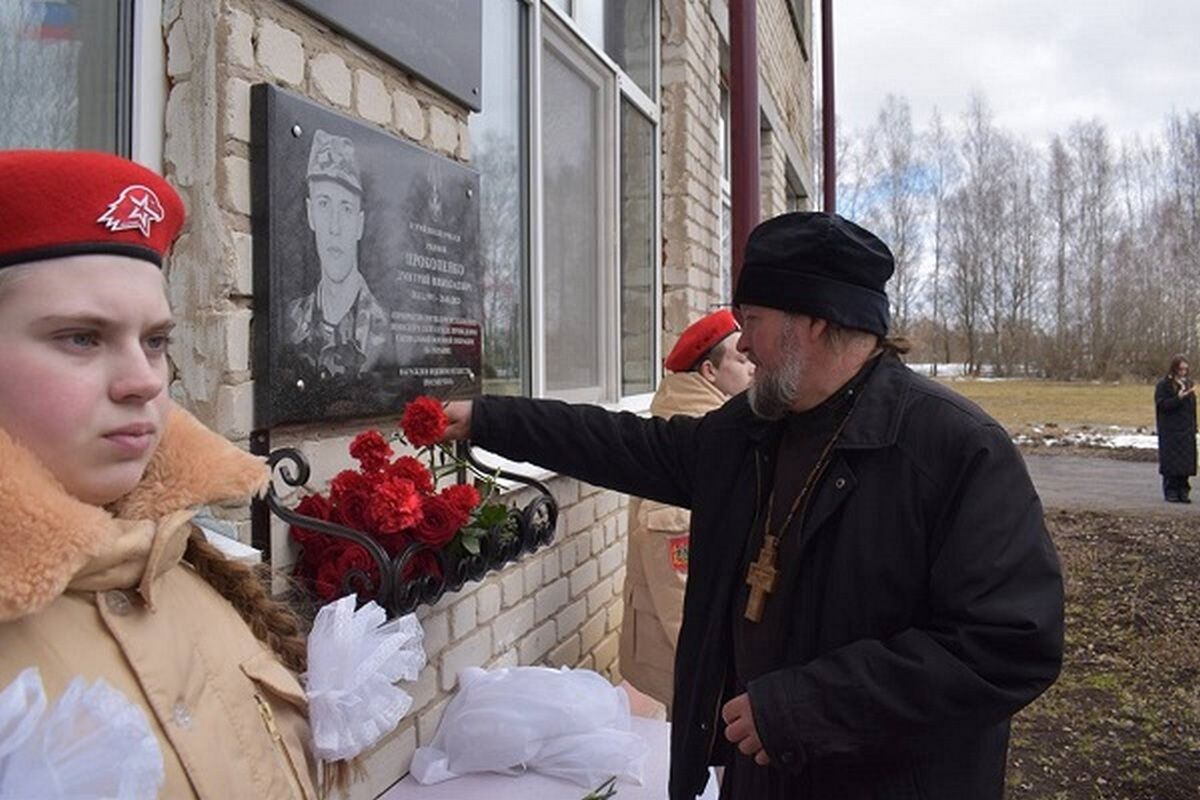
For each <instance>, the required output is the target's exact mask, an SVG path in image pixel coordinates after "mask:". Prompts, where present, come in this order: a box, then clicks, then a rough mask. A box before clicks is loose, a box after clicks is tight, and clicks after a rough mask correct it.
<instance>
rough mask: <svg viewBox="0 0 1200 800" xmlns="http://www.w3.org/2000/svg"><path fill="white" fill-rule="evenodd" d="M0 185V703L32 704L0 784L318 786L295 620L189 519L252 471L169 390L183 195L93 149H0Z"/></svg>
mask: <svg viewBox="0 0 1200 800" xmlns="http://www.w3.org/2000/svg"><path fill="white" fill-rule="evenodd" d="M0 185H2V186H4V187H5V188H4V192H3V196H0V218H2V219H3V220H4V224H3V228H2V229H0V376H2V378H0V464H2V465H3V466H2V468H0V692H5V687H8V689H7V692H6V693H4V694H0V699H7V700H9V701H14V700H24V699H27V698H33V700H30V701H29V709H30V710H29V713H28V714H24V715H21V718H15V717H12V716H10V725H9V726H8V728H6V727H5V725H3V724H0V738H3V737H5V736H7V737H8V739H7V742H8V743H9V744H12V743H14V742H15V743H20V742H24V745H23V746H24V750H21V749H20V748H18V749H17V751H15V754H14V751H13V750H11V749H10V750H9V751H8V752H5V751H4V748H3V747H0V795H4V794H5V793H6V791H7V793H8V796H27V795H26V794H25V793H26V792H27V791H28V788H26V789H22V788H21V787H22V786H26V787H28V781H29V780H32V779H31V778H29V777H28V776H29V775H30V774H32V773H30V772H29V770H31V769H33V765H31V763H29V762H30V761H33V762H38V763H39V764H40V763H41V762H43V761H46V762H49V763H51V764H52V766H51V767H49V769H50V771H51V773H54V770H55V769H56V768H61V770H62V773H61V774H55V779H56V780H58V779H62V780H68V782H69V781H70V780H74V781H77V782H78V783H77V784H76V786H77V787H84V788H79V789H78V791H79V792H81V793H82V794H83V795H85V796H109V797H113V796H121V797H148V796H157V797H170V798H188V797H202V798H213V800H217V799H219V800H228V799H229V798H239V797H254V798H314V797H316V796H317V792H316V788H315V785H316V783H317V781H316V780H315V778H316V773H317V770H316V760H315V759H314V756H313V755H312V753H311V751H310V744H309V743H310V741H311V737H310V732H309V723H308V720H307V705H306V701H305V694H304V691H303V690H302V689H301V686H300V684H299V682H298V681H297V677H296V676H297V674H299V673H301V672H303V671H304V670H305V667H306V649H305V640H304V638H303V637H302V635H301V629H300V627H299V625H298V624H297V620H296V619H295V618H294V617H293V616H292V615H291V614H290V613H289V612H288V610H287V609H286V608H284V607H283V606H281V605H279V604H277V603H275V602H274V601H273V600H272V599H271V598H270V596H269V595H268V594H267V592H266V591H265V589H264V587H263V585H262V584H261V583H260V582H259V580H258V578H257V576H256V575H255V573H254V572H253V571H252V570H250V569H249V568H248V567H245V566H242V565H240V564H237V563H235V562H232V561H229V560H227V559H225V558H224V557H223V556H222V555H221V553H220V551H219V550H217V549H216V548H214V546H213V545H211V544H209V542H208V541H207V540H206V538H205V536H204V534H203V533H202V532H201V531H200V530H199V529H198V528H197V527H196V526H195V525H194V524H193V523H192V518H193V515H194V514H195V513H196V510H197V508H198V507H200V506H204V505H206V504H210V503H220V502H227V501H244V500H245V499H246V498H247V497H249V496H250V495H253V494H255V493H256V492H258V491H260V490H261V489H262V488H263V487H264V486H265V484H266V482H267V480H268V478H269V474H268V470H267V468H266V466H265V465H264V464H263V463H262V462H261V460H259V459H257V458H254V457H252V456H250V455H248V454H246V453H244V452H242V451H240V450H239V449H237V448H236V447H234V446H233V445H232V444H230V443H229V442H227V441H226V440H224V439H223V438H222V437H220V436H218V435H216V434H214V433H212V432H210V431H208V430H207V429H205V428H204V427H203V426H202V425H200V424H199V423H198V422H197V421H196V420H195V419H193V418H192V417H191V416H189V415H188V414H186V413H185V412H183V411H182V410H180V409H178V408H175V407H173V406H172V404H171V400H170V398H169V396H168V393H167V385H168V378H169V375H168V361H167V355H166V346H167V342H168V340H169V334H170V330H171V327H172V326H173V324H174V323H173V322H172V317H171V310H170V307H169V306H168V304H167V299H166V295H165V292H164V283H163V277H162V272H161V262H162V258H163V256H164V254H165V252H166V250H167V249H168V248H169V246H170V244H171V242H172V241H173V240H174V238H175V236H176V235H177V233H178V231H179V228H180V226H181V225H182V223H183V216H184V210H183V204H182V202H181V200H180V198H179V197H178V195H177V194H176V193H175V191H174V190H173V189H172V188H171V187H170V186H169V185H168V184H167V183H166V182H165V181H164V180H163V179H162V178H160V177H159V176H157V175H155V174H153V173H152V172H150V171H149V170H146V169H144V168H142V167H140V166H138V165H135V164H133V163H131V162H128V161H125V160H124V159H120V158H116V157H114V156H108V155H104V154H98V153H63V152H51V151H39V152H34V151H8V152H0ZM77 679H81V680H82V681H83V682H85V683H86V684H91V685H94V686H100V687H102V689H103V692H102V695H103V702H98V703H92V704H91V705H89V702H82V703H79V704H78V705H72V703H73V702H74V701H77V700H78V695H77V693H76V694H72V693H73V692H74V691H75V690H74V689H72V688H70V687H71V685H72V684H73V682H78V681H77ZM97 681H102V682H103V683H102V684H98V683H97ZM76 688H78V687H76ZM85 694H86V693H85ZM89 696H91V695H89ZM65 707H69V708H70V709H74V710H73V713H74V715H75V716H74V717H71V719H73V720H74V722H72V723H71V725H73V727H70V726H68V729H69V731H70V732H69V733H68V734H66V735H59V736H58V738H55V737H54V736H46V737H45V739H44V742H45V744H44V745H39V744H37V743H36V742H35V743H32V744H31V742H33V740H34V739H36V737H37V736H39V735H41V734H39V733H38V731H37V730H34V723H35V722H36V720H37V718H38V714H41V715H42V717H45V718H47V719H50V718H52V717H53V716H54V714H55V713H60V712H61V713H60V716H61V714H65V713H66V711H65V710H64V708H65ZM8 708H9V709H11V708H12V705H11V703H10V705H9V706H8ZM3 710H4V704H3V703H0V718H2V716H3V714H2V712H3ZM68 716H69V715H68ZM25 717H28V719H25ZM60 721H61V720H60ZM68 721H70V720H68ZM38 724H41V723H38ZM46 724H47V725H49V724H50V723H49V722H46ZM20 725H25V727H26V729H25V730H23V731H19V730H18V731H15V732H14V727H19V726H20ZM106 725H107V726H112V730H111V731H110V732H107V733H105V731H106V728H105V726H106ZM59 730H60V734H61V730H62V728H60V729H59ZM96 731H100V732H101V733H100V734H98V735H91V734H94V733H95V732H96ZM89 732H90V733H89ZM89 737H90V738H89ZM112 739H116V741H111V740H112ZM39 741H40V740H39ZM85 745H86V746H90V747H94V749H95V753H94V755H93V756H91V757H90V760H89V756H88V755H87V753H86V752H84V753H80V752H75V751H76V750H83V749H86V748H85ZM155 749H157V751H158V753H159V754H160V755H157V756H156V755H155V753H154V751H155ZM22 753H24V754H25V756H30V754H34V755H36V756H37V757H36V758H33V757H31V756H30V757H29V760H28V761H27V762H21V760H20V757H21V754H22ZM14 759H15V761H14ZM72 759H75V760H74V761H72ZM123 759H129V763H123V761H122V760H123ZM135 761H136V762H137V763H134V762H135ZM64 762H67V763H69V764H73V765H74V768H78V767H79V765H80V764H87V765H88V767H87V768H88V769H90V770H93V771H94V772H95V774H94V776H93V775H83V776H80V775H78V774H67V773H71V772H72V768H68V767H62V766H61V764H62V763H64ZM54 764H58V765H60V766H59V767H55V766H53V765H54ZM43 766H44V765H43ZM39 768H40V767H39ZM22 781H26V783H22ZM106 781H108V782H107V783H106ZM42 785H43V788H44V789H45V792H46V793H45V794H40V793H39V794H38V795H37V796H80V795H79V794H75V793H74V792H73V791H71V790H69V789H68V790H64V789H63V788H62V786H61V785H60V786H59V787H58V789H57V791H55V790H54V787H53V785H52V784H42Z"/></svg>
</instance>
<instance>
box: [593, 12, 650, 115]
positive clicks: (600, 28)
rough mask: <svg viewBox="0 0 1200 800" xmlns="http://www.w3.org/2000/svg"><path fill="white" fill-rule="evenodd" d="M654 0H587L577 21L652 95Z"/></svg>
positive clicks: (618, 64)
mask: <svg viewBox="0 0 1200 800" xmlns="http://www.w3.org/2000/svg"><path fill="white" fill-rule="evenodd" d="M654 7H655V3H654V0H587V2H585V3H579V4H577V5H576V7H575V24H576V25H578V26H579V29H580V30H581V31H583V35H584V36H586V37H587V38H588V40H589V41H591V43H592V44H594V45H596V46H597V47H599V48H600V49H601V50H603V51H604V52H605V53H607V54H608V57H609V58H611V59H612V60H613V61H615V62H617V66H619V67H620V68H621V69H622V70H624V71H625V74H627V75H628V76H629V77H630V78H632V79H633V82H634V83H636V84H637V85H638V87H639V88H640V89H641V90H642V91H643V92H645V93H646V94H647V95H649V96H650V97H652V98H653V97H655V96H656V94H655V90H654V31H655V25H654Z"/></svg>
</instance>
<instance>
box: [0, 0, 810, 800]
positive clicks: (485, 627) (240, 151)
mask: <svg viewBox="0 0 1200 800" xmlns="http://www.w3.org/2000/svg"><path fill="white" fill-rule="evenodd" d="M810 3H811V0H759V1H758V3H757V15H758V48H759V54H758V57H759V84H760V86H759V97H760V103H761V114H760V118H761V131H760V135H761V187H762V202H761V213H762V216H763V217H767V216H772V215H774V214H778V213H782V212H784V211H788V210H797V209H803V208H808V207H810V204H811V202H812V201H811V197H810V196H811V195H812V193H813V188H814V174H815V173H814V161H815V158H816V148H815V139H814V135H813V130H814V102H813V62H812V52H813V50H812V44H813V42H812V21H813V17H812V10H811V6H810ZM2 5H3V8H2V9H0V107H2V108H3V110H4V113H3V114H0V147H4V148H9V147H84V148H91V149H102V150H109V151H113V152H118V153H122V154H125V155H129V156H132V157H133V158H135V159H136V160H139V161H142V162H143V163H146V164H148V165H149V166H151V167H153V168H155V169H159V170H161V171H163V172H164V173H165V174H166V175H167V176H168V178H169V179H170V180H171V181H172V182H173V183H174V185H175V186H177V187H178V188H179V190H180V193H181V194H182V196H183V198H184V201H185V203H186V204H187V207H188V213H189V221H188V224H187V226H186V228H185V230H184V233H183V236H182V237H181V239H180V240H179V242H178V244H177V245H176V247H175V250H174V254H173V256H172V259H171V263H170V266H169V284H170V295H171V300H172V303H173V306H174V309H175V313H176V316H177V318H178V320H179V328H178V331H177V333H176V337H175V338H176V344H175V345H174V350H173V353H172V359H173V366H174V379H173V382H172V387H171V390H172V394H173V396H174V397H175V398H176V399H177V401H178V402H180V403H181V404H182V405H184V406H185V407H187V408H188V409H190V410H191V411H193V412H194V413H195V414H196V415H197V416H198V417H199V418H200V419H201V420H202V421H204V422H206V423H207V424H209V425H210V426H212V427H213V428H215V429H216V430H218V431H220V432H221V433H222V434H224V435H225V436H227V437H228V438H230V439H231V440H233V441H235V442H238V443H240V444H242V445H243V446H246V447H249V446H250V441H251V437H252V435H254V434H255V420H254V391H255V379H256V369H255V363H254V357H253V348H252V345H251V342H252V329H253V326H255V325H260V324H265V322H264V321H262V320H256V319H255V313H254V263H253V262H254V234H255V231H254V229H253V226H252V206H253V203H254V198H253V196H252V195H253V192H252V181H251V162H252V158H253V156H252V150H251V139H252V132H251V87H252V86H254V85H255V84H260V83H269V84H272V85H275V86H279V87H282V88H284V89H287V90H289V91H290V92H292V93H295V94H298V95H301V96H303V97H304V98H307V99H309V100H311V101H313V102H314V103H316V104H318V105H320V106H322V107H325V108H328V109H330V110H333V111H337V112H340V113H342V114H345V115H348V116H350V117H352V118H354V119H356V120H358V121H360V122H363V123H365V124H368V125H372V126H377V127H378V128H379V129H381V130H383V131H386V132H388V133H390V134H392V135H394V136H396V137H399V138H401V139H403V140H406V141H409V142H412V143H415V144H417V145H419V146H420V147H422V148H425V149H427V150H429V151H431V152H434V153H438V154H441V155H443V156H446V157H448V158H451V159H454V160H456V161H459V162H462V163H465V164H468V165H470V166H472V167H474V168H475V169H477V170H479V172H480V198H479V205H480V232H479V237H480V241H479V244H480V258H481V260H482V263H483V289H484V292H483V294H484V297H483V319H482V320H481V325H482V330H483V383H484V390H485V391H488V392H497V393H514V394H525V395H531V396H538V397H556V398H562V399H567V400H573V401H584V402H595V403H601V404H604V405H606V406H609V407H613V408H624V409H631V410H635V411H641V412H645V411H646V410H647V409H648V406H649V400H650V397H651V395H652V393H653V390H654V388H655V386H656V385H657V381H658V379H659V378H660V376H661V372H662V366H661V365H662V360H663V358H664V357H665V354H666V353H667V352H668V351H669V350H670V348H671V346H672V345H673V343H674V341H675V339H676V337H677V336H678V334H679V333H680V332H681V331H682V330H683V329H684V328H685V327H686V326H687V325H688V324H689V323H690V322H691V321H693V320H695V319H696V318H698V317H699V316H701V315H703V314H705V313H707V312H708V311H710V310H712V308H713V307H714V306H716V305H718V304H720V303H727V302H728V299H729V297H730V295H731V287H730V277H729V275H730V264H731V249H730V243H729V238H730V234H729V231H730V199H729V198H730V191H729V163H728V161H729V158H728V153H729V125H728V118H729V105H730V104H729V88H728V81H727V78H726V76H727V72H728V66H727V65H728V62H729V56H728V40H729V33H728V31H729V23H728V7H727V4H726V0H573V2H572V0H482V14H483V19H482V41H481V43H480V46H481V59H482V85H481V87H480V89H481V97H482V100H481V105H482V111H481V112H478V113H476V112H473V111H471V110H470V109H469V108H467V107H466V106H464V105H462V104H461V103H460V102H458V101H456V100H454V99H453V98H452V97H451V96H449V95H447V94H446V93H444V92H442V91H440V90H439V89H437V88H436V87H434V86H433V85H432V84H430V83H428V82H426V81H425V80H424V79H423V78H422V77H421V76H420V75H418V74H415V73H413V72H411V71H408V70H406V69H405V68H403V67H400V66H397V65H396V64H395V63H393V62H392V61H390V60H388V59H385V58H383V57H380V56H379V55H378V54H376V53H375V52H374V51H373V50H371V49H368V48H367V47H364V46H362V45H360V44H358V43H357V42H356V41H354V40H352V39H349V38H347V37H346V36H344V35H343V34H342V33H340V32H339V31H338V30H336V29H333V28H331V27H330V26H329V25H326V24H324V23H322V22H321V21H319V20H318V19H316V18H314V17H312V16H310V15H309V14H308V13H306V12H305V11H304V10H302V8H301V7H300V6H299V5H293V4H292V3H290V2H287V1H286V0H111V1H110V2H105V3H97V2H91V1H90V0H59V1H58V2H34V1H33V0H15V1H14V2H8V3H4V4H2ZM393 421H394V420H392V419H390V418H389V419H378V418H375V419H352V420H340V421H337V422H329V423H319V424H306V425H299V426H296V425H293V426H288V427H283V428H279V429H276V430H272V431H271V432H270V437H271V438H270V443H271V446H273V447H279V446H295V447H298V448H300V449H301V450H302V451H303V452H304V453H305V455H306V456H307V458H308V460H309V462H310V463H311V464H312V466H313V476H312V479H311V481H310V486H312V487H313V488H314V489H318V490H320V489H324V487H325V485H326V483H327V482H328V480H329V479H330V477H332V476H333V475H334V474H336V473H337V472H338V471H340V470H342V469H345V468H348V467H350V466H352V464H351V462H350V460H349V456H348V455H347V445H348V443H349V441H350V439H351V438H352V437H353V436H354V435H355V434H356V433H357V432H359V431H361V430H363V429H365V428H367V427H379V426H390V425H391V424H392V423H393ZM484 458H485V460H488V459H487V457H486V455H485V456H484ZM491 461H493V462H496V463H499V462H498V460H496V459H491ZM521 468H522V469H524V470H525V471H533V470H532V468H530V467H528V466H527V465H525V466H523V467H521ZM541 477H543V478H544V479H545V480H546V481H547V482H548V483H549V485H550V487H551V489H552V491H553V493H554V495H555V498H556V499H557V501H558V503H559V505H560V517H559V524H558V532H557V535H556V538H555V541H554V543H553V544H552V545H551V546H549V547H547V548H544V549H542V550H539V551H537V552H536V553H533V554H531V555H529V556H526V557H525V558H524V559H523V560H521V561H520V562H518V563H516V564H513V565H510V566H509V567H508V568H506V569H504V570H503V571H500V572H497V573H493V574H491V575H489V576H488V577H486V578H485V579H484V580H482V581H480V582H477V583H472V584H468V585H467V587H465V588H464V589H463V590H462V591H460V592H456V593H453V594H451V595H447V596H446V597H444V598H443V599H442V600H441V601H439V602H438V603H437V604H436V605H434V606H432V607H425V608H422V609H421V610H420V612H419V616H420V617H421V619H422V621H423V623H424V626H425V631H426V640H425V641H426V650H427V652H428V655H429V666H428V667H427V668H426V669H425V670H424V672H423V673H422V675H421V678H420V680H419V681H418V682H417V683H416V684H415V686H412V687H410V689H411V693H412V694H413V696H414V699H415V702H414V705H413V709H412V711H411V712H410V714H409V716H408V717H407V718H406V719H405V720H404V722H403V723H402V724H401V726H400V728H399V729H398V730H397V731H396V732H395V733H394V734H393V735H392V736H390V737H389V738H388V739H387V740H386V741H385V742H384V743H383V745H382V746H381V747H380V748H379V749H378V750H376V751H375V752H374V753H372V754H371V755H369V756H368V757H367V758H366V766H367V778H366V779H365V780H364V781H361V782H359V783H357V784H355V786H354V787H353V788H352V791H351V795H352V796H353V797H356V798H357V797H363V798H367V797H374V796H376V795H378V794H379V793H381V792H382V791H384V790H385V789H386V788H387V787H388V786H389V785H391V784H392V783H394V782H395V781H396V780H397V779H398V778H399V777H401V776H402V775H403V774H404V773H405V772H406V771H407V768H408V764H409V761H410V760H411V755H412V752H413V750H414V749H415V748H416V747H417V746H418V745H419V744H421V743H425V742H427V741H429V739H430V738H431V737H432V735H433V732H434V731H435V730H436V726H437V724H438V721H439V719H440V715H441V713H442V711H443V709H444V708H445V706H446V703H447V702H448V700H449V698H450V696H451V695H452V693H453V690H454V688H455V683H456V676H457V673H458V671H459V670H460V669H462V668H464V667H467V666H472V665H482V666H501V665H516V664H551V665H568V666H580V667H587V668H591V669H595V670H597V671H600V672H602V673H604V674H605V675H607V676H608V677H610V678H611V679H613V680H614V681H617V680H619V679H620V665H619V664H618V663H617V638H618V630H619V628H620V626H621V622H622V598H621V593H622V585H623V576H624V566H623V565H624V558H625V537H626V531H627V521H626V517H627V510H626V505H627V500H626V498H625V497H623V496H619V495H617V494H615V493H613V492H609V491H604V490H600V489H597V488H596V487H592V486H588V485H585V484H582V483H580V482H578V481H575V480H572V479H569V478H566V477H561V476H554V475H546V474H545V473H542V474H541ZM291 499H292V500H293V501H294V500H295V499H296V498H295V497H294V496H293V497H292V498H291ZM218 514H219V515H221V516H224V517H225V518H227V519H228V520H229V521H231V522H232V523H233V524H234V525H235V526H236V528H237V531H238V534H239V537H240V538H241V539H242V540H243V541H245V542H247V543H249V542H250V540H251V525H250V514H249V510H248V509H245V508H231V509H219V510H218ZM270 549H271V555H272V561H273V564H272V565H273V566H274V567H275V568H276V569H278V570H280V571H281V572H286V571H287V570H288V567H289V564H290V562H291V560H292V559H293V558H294V552H293V551H292V549H291V545H290V543H289V541H288V539H287V536H286V529H285V528H284V526H283V525H281V524H278V523H276V524H275V525H274V528H273V530H272V534H271V548H270Z"/></svg>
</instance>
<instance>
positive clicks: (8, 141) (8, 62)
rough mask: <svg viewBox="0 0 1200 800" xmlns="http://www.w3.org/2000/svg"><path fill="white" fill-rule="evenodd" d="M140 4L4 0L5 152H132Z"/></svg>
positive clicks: (0, 8) (0, 143)
mask: <svg viewBox="0 0 1200 800" xmlns="http://www.w3.org/2000/svg"><path fill="white" fill-rule="evenodd" d="M132 15H133V0H110V1H108V2H96V1H95V0H86V1H85V0H44V1H43V2H35V0H3V2H0V148H19V147H39V148H41V147H44V148H84V149H89V150H104V151H108V152H113V153H120V154H122V155H128V154H129V150H130V134H129V128H130V120H131V113H130V110H131V105H130V95H131V90H132V69H131V66H130V65H131V63H132V58H131V56H132V52H131V49H132V35H131V29H132V18H133V16H132Z"/></svg>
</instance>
